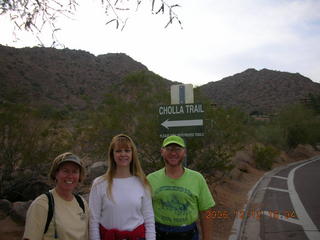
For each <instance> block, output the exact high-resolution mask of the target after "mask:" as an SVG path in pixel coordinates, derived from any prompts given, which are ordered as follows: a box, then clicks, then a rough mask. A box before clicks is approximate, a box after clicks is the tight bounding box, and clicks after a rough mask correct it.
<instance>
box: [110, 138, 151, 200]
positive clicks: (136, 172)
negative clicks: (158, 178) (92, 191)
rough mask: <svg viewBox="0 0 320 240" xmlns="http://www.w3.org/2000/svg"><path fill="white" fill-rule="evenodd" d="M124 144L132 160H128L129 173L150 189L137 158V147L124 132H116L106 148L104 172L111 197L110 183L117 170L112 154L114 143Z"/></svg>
mask: <svg viewBox="0 0 320 240" xmlns="http://www.w3.org/2000/svg"><path fill="white" fill-rule="evenodd" d="M119 144H120V145H122V146H123V145H124V146H126V147H130V148H131V151H132V161H131V162H130V173H131V174H132V175H133V176H136V177H138V178H139V180H140V182H141V183H142V184H143V186H144V187H145V188H147V189H148V190H150V184H149V182H148V180H147V178H146V175H145V174H144V172H143V170H142V167H141V164H140V161H139V158H138V151H137V147H136V145H135V144H134V142H133V140H132V139H131V138H130V137H129V136H127V135H125V134H118V135H116V136H114V137H113V138H112V140H111V143H110V145H109V150H108V160H107V161H108V170H107V172H106V174H105V175H104V178H105V179H106V180H107V182H108V189H107V195H108V196H109V197H110V198H111V199H112V183H113V178H114V176H115V174H116V170H117V165H116V162H115V160H114V154H113V150H114V149H115V147H116V145H119Z"/></svg>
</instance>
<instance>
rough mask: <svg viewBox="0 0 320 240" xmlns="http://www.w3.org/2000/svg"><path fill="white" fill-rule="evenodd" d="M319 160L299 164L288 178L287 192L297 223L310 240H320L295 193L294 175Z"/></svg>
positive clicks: (319, 232)
mask: <svg viewBox="0 0 320 240" xmlns="http://www.w3.org/2000/svg"><path fill="white" fill-rule="evenodd" d="M317 160H319V159H314V160H312V161H310V162H306V163H304V164H301V165H299V166H297V167H295V168H294V169H292V170H291V171H290V173H289V176H288V190H289V197H290V200H291V202H292V205H293V209H294V211H295V213H296V215H297V217H298V219H299V222H300V224H301V226H302V228H303V229H304V232H305V234H306V235H307V237H308V238H309V239H310V240H314V239H320V231H319V229H318V228H317V227H316V225H315V224H314V223H313V221H312V219H311V218H310V216H309V215H308V213H307V211H306V209H305V208H304V206H303V204H302V202H301V200H300V198H299V195H298V193H297V192H296V189H295V186H294V174H295V171H296V170H297V169H299V168H301V167H303V166H305V165H307V164H309V163H312V162H314V161H317Z"/></svg>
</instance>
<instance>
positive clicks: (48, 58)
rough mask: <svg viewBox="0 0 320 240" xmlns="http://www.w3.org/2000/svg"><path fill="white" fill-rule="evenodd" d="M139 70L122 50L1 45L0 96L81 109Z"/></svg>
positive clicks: (138, 64)
mask: <svg viewBox="0 0 320 240" xmlns="http://www.w3.org/2000/svg"><path fill="white" fill-rule="evenodd" d="M141 71H148V69H147V67H145V66H144V65H143V64H141V63H139V62H136V61H135V60H133V59H132V58H130V57H129V56H127V55H125V54H122V53H112V54H111V53H109V54H106V55H99V56H97V57H96V56H94V55H92V54H90V53H87V52H84V51H76V50H69V49H63V50H57V49H53V48H38V47H35V48H23V49H15V48H10V47H4V46H1V45H0V100H2V101H3V100H8V99H9V100H11V101H22V102H31V103H33V104H50V105H54V106H56V107H61V106H72V107H75V108H76V109H83V108H85V107H86V106H87V104H88V103H90V104H95V103H98V102H101V100H102V98H103V96H104V94H105V93H107V92H108V90H109V88H110V86H111V85H114V84H115V83H118V84H119V83H120V82H121V81H122V80H123V78H124V77H125V76H127V75H128V74H129V73H134V72H141ZM163 81H165V82H168V84H169V81H167V80H163ZM168 86H169V85H168Z"/></svg>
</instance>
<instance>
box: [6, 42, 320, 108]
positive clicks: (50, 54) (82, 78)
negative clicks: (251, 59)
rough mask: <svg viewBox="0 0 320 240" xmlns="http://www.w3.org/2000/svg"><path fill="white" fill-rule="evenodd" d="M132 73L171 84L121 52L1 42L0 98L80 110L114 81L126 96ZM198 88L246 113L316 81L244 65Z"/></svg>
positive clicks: (293, 99)
mask: <svg viewBox="0 0 320 240" xmlns="http://www.w3.org/2000/svg"><path fill="white" fill-rule="evenodd" d="M135 72H147V73H148V74H149V77H148V80H147V81H151V85H153V86H154V87H153V89H154V90H152V91H155V92H158V91H159V90H160V89H157V88H158V87H157V84H159V83H160V82H161V83H163V84H164V85H163V86H166V87H165V88H166V89H162V90H164V91H168V92H169V86H170V85H172V84H176V83H175V82H172V81H169V80H166V79H163V78H161V77H160V76H158V75H156V74H154V73H152V72H150V71H149V70H148V69H147V67H146V66H144V65H143V64H141V63H139V62H137V61H135V60H134V59H132V58H131V57H129V56H127V55H126V54H123V53H109V54H105V55H99V56H94V55H92V54H90V53H88V52H85V51H80V50H70V49H62V50H58V49H54V48H40V47H34V48H21V49H16V48H11V47H6V46H1V45H0V102H1V101H8V100H9V101H11V102H23V103H31V104H34V105H37V104H40V105H52V106H54V107H57V108H59V107H64V108H66V107H67V109H70V108H72V109H84V108H86V107H87V106H88V105H90V106H93V105H97V104H99V103H101V101H102V100H103V97H104V96H105V94H106V93H108V94H112V93H113V92H112V91H114V89H115V86H118V85H119V89H121V91H122V92H123V93H126V94H129V95H130V91H131V89H126V86H122V85H121V83H122V82H123V80H124V78H125V77H126V76H127V75H128V74H132V73H135ZM152 81H153V82H152ZM199 88H200V90H201V92H202V93H203V95H205V96H206V97H208V98H209V99H210V101H212V102H213V103H215V104H216V105H218V106H225V107H239V108H241V109H242V110H244V111H246V112H248V113H252V112H260V113H270V112H274V111H277V110H278V109H279V108H281V107H283V106H285V105H287V104H291V103H297V102H299V101H300V100H301V99H304V98H306V97H308V94H309V93H312V94H319V93H320V84H319V83H315V82H312V81H311V80H310V79H308V78H306V77H304V76H302V75H300V74H299V73H287V72H279V71H272V70H268V69H262V70H260V71H258V70H255V69H248V70H246V71H244V72H242V73H238V74H235V75H233V76H230V77H226V78H224V79H222V80H220V81H216V82H210V83H207V84H205V85H202V86H200V87H199ZM141 91H144V92H145V90H143V89H141ZM118 94H119V91H118ZM148 94H152V92H150V91H148ZM126 97H129V98H130V96H126Z"/></svg>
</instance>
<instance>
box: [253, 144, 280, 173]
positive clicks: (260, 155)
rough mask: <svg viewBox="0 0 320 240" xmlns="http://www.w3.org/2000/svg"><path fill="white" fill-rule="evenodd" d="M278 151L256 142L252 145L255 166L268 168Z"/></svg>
mask: <svg viewBox="0 0 320 240" xmlns="http://www.w3.org/2000/svg"><path fill="white" fill-rule="evenodd" d="M279 154H280V152H279V150H277V149H276V148H274V147H272V146H264V145H261V144H256V145H254V147H253V157H254V159H255V162H256V167H257V168H258V169H262V170H270V169H271V168H272V165H273V162H274V160H275V159H276V157H277V156H279Z"/></svg>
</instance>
